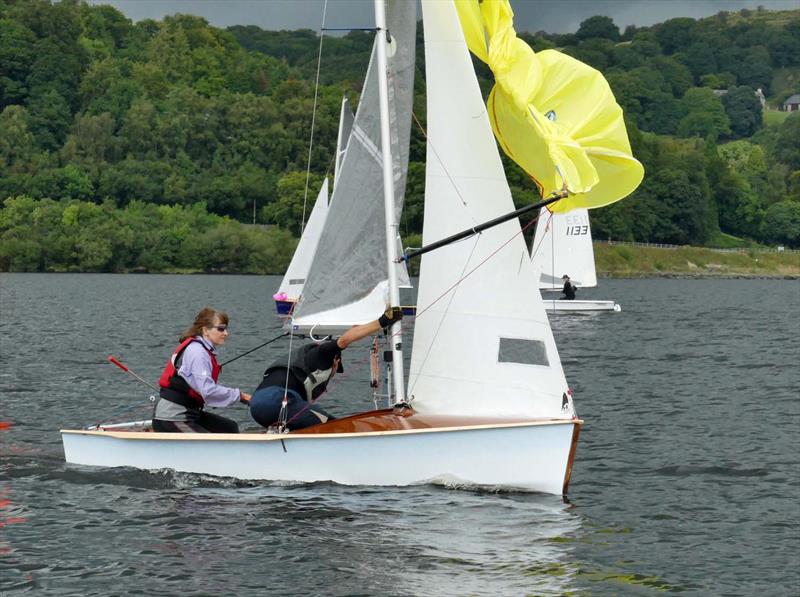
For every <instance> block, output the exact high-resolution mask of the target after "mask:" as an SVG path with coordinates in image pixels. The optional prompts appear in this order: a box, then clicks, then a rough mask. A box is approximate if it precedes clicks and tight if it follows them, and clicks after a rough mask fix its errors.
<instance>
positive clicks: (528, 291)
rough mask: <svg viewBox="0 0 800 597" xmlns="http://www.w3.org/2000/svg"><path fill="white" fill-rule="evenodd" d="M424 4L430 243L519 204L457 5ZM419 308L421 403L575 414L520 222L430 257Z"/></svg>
mask: <svg viewBox="0 0 800 597" xmlns="http://www.w3.org/2000/svg"><path fill="white" fill-rule="evenodd" d="M422 10H423V16H424V23H425V71H426V82H427V102H428V105H427V122H428V131H427V138H428V144H427V166H426V174H425V220H424V225H423V226H424V227H423V242H424V243H425V244H429V243H431V242H433V241H436V240H439V239H441V238H444V237H446V236H448V235H450V234H452V233H455V232H458V231H460V230H463V229H465V228H469V227H470V226H474V225H475V224H479V223H482V222H485V221H487V220H490V219H492V218H495V217H497V216H499V215H502V214H505V213H507V212H509V211H511V210H513V209H514V206H513V201H512V199H511V192H510V190H509V187H508V183H507V181H506V177H505V172H504V171H503V166H502V163H501V161H500V156H499V154H498V152H497V147H496V145H495V141H494V138H493V136H492V130H491V127H490V124H489V118H488V115H487V111H486V107H485V106H484V104H483V99H482V98H481V94H480V89H479V87H478V81H477V78H476V76H475V72H474V70H473V67H472V61H471V59H470V56H469V52H468V50H467V46H466V44H465V42H464V36H463V33H462V30H461V26H460V24H459V21H458V17H457V14H456V9H455V7H454V6H453V4H452V3H451V2H441V1H438V0H423V2H422ZM417 308H418V311H417V319H416V323H415V326H414V342H413V348H412V354H411V370H410V378H409V384H408V391H407V393H408V396H409V398H412V399H413V401H412V405H413V406H414V408H415V409H417V410H418V411H419V412H424V413H443V414H460V415H468V416H489V417H492V416H509V417H551V418H554V419H570V418H571V417H572V416H573V411H572V408H571V407H567V408H563V401H564V397H565V395H566V394H567V392H568V388H567V382H566V379H565V377H564V372H563V370H562V367H561V361H560V359H559V356H558V351H557V349H556V345H555V341H554V340H553V334H552V332H551V330H550V325H549V323H548V320H547V315H546V313H545V311H544V307H543V305H542V299H541V297H540V295H539V289H538V286H537V284H536V280H535V279H534V270H533V266H532V264H531V261H530V258H529V255H528V251H527V248H526V246H525V241H524V239H523V237H522V234H521V230H520V225H519V221H518V220H516V219H515V220H513V221H508V222H506V223H504V224H501V225H498V226H495V227H494V228H490V229H488V230H486V231H484V232H483V233H481V234H480V235H477V236H474V237H472V238H470V239H468V240H465V241H463V242H460V243H453V244H450V245H448V246H446V247H444V248H441V249H438V250H436V251H432V252H430V253H427V254H425V255H424V256H423V257H422V261H421V264H420V279H419V283H418V300H417ZM510 449H513V447H512V448H510Z"/></svg>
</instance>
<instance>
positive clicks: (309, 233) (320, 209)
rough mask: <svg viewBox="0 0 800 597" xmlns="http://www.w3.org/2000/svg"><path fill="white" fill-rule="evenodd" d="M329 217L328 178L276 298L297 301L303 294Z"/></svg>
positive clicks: (323, 184)
mask: <svg viewBox="0 0 800 597" xmlns="http://www.w3.org/2000/svg"><path fill="white" fill-rule="evenodd" d="M327 216H328V179H327V178H326V179H325V180H324V181H323V182H322V187H321V188H320V189H319V194H318V195H317V200H316V202H315V203H314V208H313V209H312V210H311V215H310V216H309V217H308V223H307V224H306V227H305V229H304V230H303V234H302V235H301V236H300V242H298V243H297V248H296V249H295V251H294V255H292V261H291V263H289V267H288V268H287V269H286V273H285V274H284V276H283V280H282V281H281V285H280V286H279V287H278V292H277V293H276V296H278V295H285V297H286V298H285V299H284V300H291V301H296V300H297V298H298V297H299V296H300V295H301V294H302V292H303V286H304V285H305V282H306V276H307V275H308V269H309V268H310V267H311V262H312V260H313V259H314V254H315V253H316V251H317V244H318V243H319V238H320V235H321V234H322V229H323V227H324V226H325V219H326V218H327Z"/></svg>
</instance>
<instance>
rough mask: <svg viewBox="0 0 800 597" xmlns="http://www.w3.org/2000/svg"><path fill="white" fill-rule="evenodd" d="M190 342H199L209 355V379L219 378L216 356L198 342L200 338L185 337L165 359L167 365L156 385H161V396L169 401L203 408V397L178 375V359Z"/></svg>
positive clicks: (215, 379)
mask: <svg viewBox="0 0 800 597" xmlns="http://www.w3.org/2000/svg"><path fill="white" fill-rule="evenodd" d="M192 342H199V343H200V346H202V347H203V349H204V350H205V351H206V352H207V353H208V356H210V357H211V379H213V380H214V382H216V381H217V379H219V372H220V371H221V370H222V367H221V366H220V364H219V363H218V362H217V357H216V356H215V355H214V353H213V352H211V351H210V350H209V349H208V348H206V345H205V344H203V343H202V342H200V340H199V339H198V338H196V337H191V338H186V340H184V341H183V342H181V343H180V345H179V346H178V348H176V349H175V352H174V353H173V354H172V356H171V357H170V359H169V360H168V361H167V366H166V367H164V371H163V372H162V373H161V377H160V378H159V380H158V385H159V386H160V387H161V392H160V394H161V397H162V398H165V399H167V400H170V401H171V402H176V403H177V404H181V405H183V406H188V407H192V408H203V405H204V404H205V401H204V400H203V397H202V396H201V395H200V394H198V393H197V392H195V391H194V390H193V389H192V388H191V386H190V385H189V384H188V383H186V380H185V379H183V378H182V377H181V376H180V375H178V369H180V360H181V357H182V356H183V351H184V350H186V347H187V346H189V345H190V344H191V343H192Z"/></svg>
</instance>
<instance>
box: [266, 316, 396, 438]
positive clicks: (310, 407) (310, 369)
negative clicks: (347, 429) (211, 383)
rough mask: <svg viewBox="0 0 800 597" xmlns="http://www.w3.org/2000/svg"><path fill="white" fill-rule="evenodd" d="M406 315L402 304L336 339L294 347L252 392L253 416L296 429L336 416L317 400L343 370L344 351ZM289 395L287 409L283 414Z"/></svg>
mask: <svg viewBox="0 0 800 597" xmlns="http://www.w3.org/2000/svg"><path fill="white" fill-rule="evenodd" d="M402 318H403V311H402V309H401V308H400V307H392V308H391V309H389V310H387V311H386V312H385V313H384V314H383V315H381V316H380V317H379V318H378V319H376V320H375V321H372V322H370V323H365V324H363V325H356V326H353V327H352V328H350V329H349V330H347V331H346V332H345V333H344V334H342V335H341V336H340V337H339V338H338V339H336V340H326V341H325V342H321V343H319V344H306V345H305V346H300V347H299V348H296V349H294V350H293V351H292V352H291V354H290V356H289V359H288V361H287V360H285V359H281V360H279V361H275V362H273V363H272V364H271V365H270V366H269V367H267V369H266V371H264V377H263V379H262V380H261V383H260V384H259V385H258V387H257V388H256V391H255V392H253V399H252V400H251V401H250V415H251V416H252V417H253V419H254V420H255V421H256V422H257V423H258V424H259V425H261V426H263V427H271V426H273V425H281V424H283V423H284V422H285V424H286V426H287V427H288V428H289V429H290V430H292V431H294V430H296V429H302V428H304V427H309V426H311V425H316V424H318V423H324V422H326V421H328V420H330V419H333V418H335V417H333V416H332V415H330V414H329V413H327V412H326V411H324V410H323V409H322V408H320V407H319V406H317V405H316V404H315V402H316V401H317V399H319V397H320V396H321V395H322V394H323V392H325V390H326V388H327V386H328V382H330V380H331V379H333V376H334V375H336V373H342V372H343V371H344V368H343V367H342V351H343V350H344V349H345V348H347V347H348V346H349V345H350V344H352V343H353V342H356V341H358V340H361V339H362V338H366V337H367V336H370V335H372V334H375V333H377V332H378V331H379V330H381V329H382V328H387V327H389V326H391V325H392V324H393V323H395V322H397V321H399V320H401V319H402ZM284 394H285V395H286V399H287V400H286V411H285V413H281V409H282V408H283V398H284Z"/></svg>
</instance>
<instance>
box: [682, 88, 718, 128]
mask: <svg viewBox="0 0 800 597" xmlns="http://www.w3.org/2000/svg"><path fill="white" fill-rule="evenodd" d="M681 104H682V105H683V108H684V110H685V113H686V116H684V117H683V118H682V119H681V121H680V123H679V124H678V131H677V132H678V134H679V135H680V136H681V137H703V138H705V137H709V136H710V137H711V138H712V139H717V138H718V137H719V136H720V135H727V134H729V133H730V132H731V128H730V126H731V125H730V120H729V119H728V116H727V115H726V114H725V109H724V108H723V107H722V104H721V103H720V101H719V100H718V99H717V97H716V96H715V95H714V92H713V91H711V90H710V89H708V88H705V87H693V88H691V89H689V90H687V91H686V93H685V94H684V96H683V99H681Z"/></svg>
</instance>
